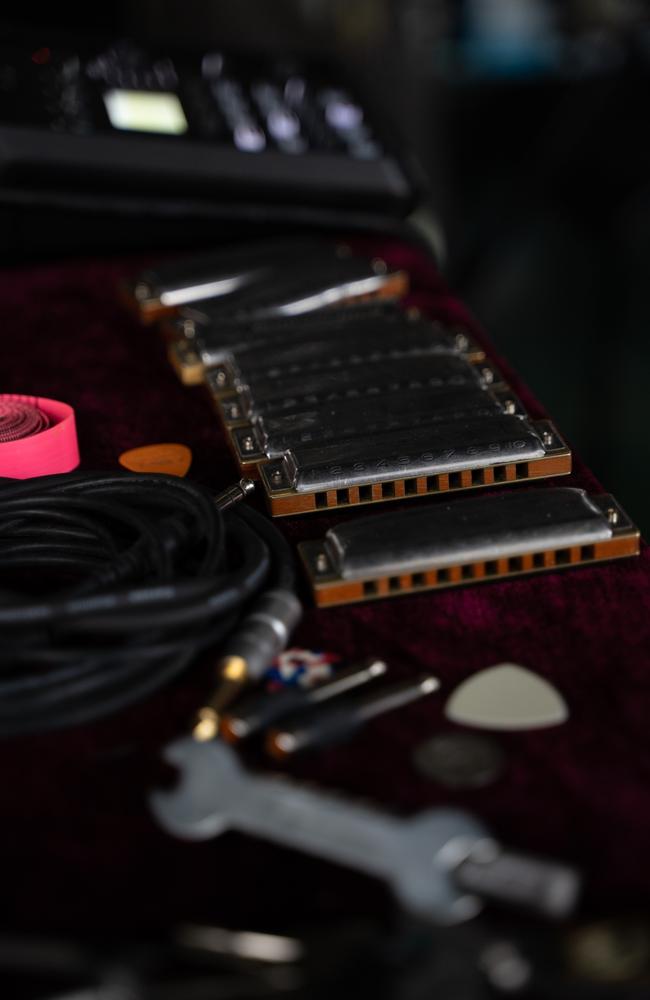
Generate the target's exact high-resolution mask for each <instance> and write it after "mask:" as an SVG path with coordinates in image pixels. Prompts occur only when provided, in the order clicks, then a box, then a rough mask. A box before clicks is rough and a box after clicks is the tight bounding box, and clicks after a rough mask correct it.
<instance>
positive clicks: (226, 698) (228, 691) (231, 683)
mask: <svg viewBox="0 0 650 1000" xmlns="http://www.w3.org/2000/svg"><path fill="white" fill-rule="evenodd" d="M301 617H302V605H301V604H300V601H299V600H298V598H297V597H296V595H295V594H294V593H293V592H292V591H290V590H269V591H267V592H266V593H265V594H263V595H262V597H261V598H260V600H259V601H258V602H257V603H256V604H255V605H254V607H253V609H252V610H251V611H250V612H249V614H248V615H246V617H245V618H244V620H243V621H242V623H241V625H240V626H239V627H238V628H237V629H236V630H235V632H234V633H233V634H232V635H231V636H230V638H229V639H228V645H227V651H226V653H225V654H224V656H222V658H221V659H220V661H219V664H218V668H217V669H218V674H219V683H218V685H217V687H216V688H215V690H214V692H213V694H212V697H211V698H210V699H209V700H208V701H207V702H206V704H205V705H203V706H202V707H201V708H200V709H199V712H198V715H197V718H196V722H195V724H194V727H193V730H192V735H193V736H194V739H195V740H198V741H199V742H206V741H207V740H212V739H214V738H215V736H216V735H217V734H218V732H219V723H220V718H221V714H222V713H223V711H224V709H225V708H227V706H229V705H230V704H231V703H232V702H233V701H234V699H235V698H236V697H237V695H238V694H239V693H240V691H241V690H242V689H243V687H244V686H245V685H246V684H249V683H251V682H252V681H256V680H259V678H260V677H261V676H262V674H263V673H264V671H265V670H266V669H267V668H268V667H269V666H270V664H271V663H272V662H273V660H274V659H275V657H276V656H277V655H278V654H279V653H281V652H282V650H283V649H285V648H286V646H287V643H288V642H289V638H290V637H291V633H292V632H293V630H294V628H295V627H296V625H297V624H298V622H299V621H300V618H301Z"/></svg>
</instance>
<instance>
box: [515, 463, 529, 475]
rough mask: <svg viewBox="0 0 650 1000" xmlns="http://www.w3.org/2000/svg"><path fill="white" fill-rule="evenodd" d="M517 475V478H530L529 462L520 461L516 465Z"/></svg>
mask: <svg viewBox="0 0 650 1000" xmlns="http://www.w3.org/2000/svg"><path fill="white" fill-rule="evenodd" d="M515 475H516V478H517V479H528V462H518V463H517V465H515Z"/></svg>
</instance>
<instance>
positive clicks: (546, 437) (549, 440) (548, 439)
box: [542, 431, 553, 448]
mask: <svg viewBox="0 0 650 1000" xmlns="http://www.w3.org/2000/svg"><path fill="white" fill-rule="evenodd" d="M542 442H543V444H544V445H545V447H546V448H550V447H551V445H552V444H553V435H552V434H551V432H550V431H544V433H543V434H542Z"/></svg>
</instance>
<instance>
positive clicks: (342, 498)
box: [336, 490, 350, 506]
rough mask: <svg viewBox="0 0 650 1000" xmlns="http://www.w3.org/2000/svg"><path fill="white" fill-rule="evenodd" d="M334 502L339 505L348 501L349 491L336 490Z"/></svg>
mask: <svg viewBox="0 0 650 1000" xmlns="http://www.w3.org/2000/svg"><path fill="white" fill-rule="evenodd" d="M336 502H337V504H338V505H339V506H341V505H342V504H344V503H349V502H350V493H349V491H348V490H337V491H336Z"/></svg>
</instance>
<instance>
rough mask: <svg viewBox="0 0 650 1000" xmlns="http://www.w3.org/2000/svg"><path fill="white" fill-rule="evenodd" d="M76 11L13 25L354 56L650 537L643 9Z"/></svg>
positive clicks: (594, 462) (137, 7) (334, 3)
mask: <svg viewBox="0 0 650 1000" xmlns="http://www.w3.org/2000/svg"><path fill="white" fill-rule="evenodd" d="M79 11H80V8H78V7H77V8H76V9H73V7H72V5H65V4H63V5H56V7H53V6H51V5H49V6H44V5H34V4H31V5H27V6H26V7H23V8H22V13H21V14H19V15H18V16H14V17H13V18H12V21H13V23H14V24H16V23H18V24H21V23H22V24H23V25H28V26H34V27H37V28H42V29H43V30H44V31H45V29H46V26H47V25H52V26H53V27H56V28H57V29H62V28H63V29H64V30H65V29H67V28H70V29H75V30H76V29H79V28H82V29H83V28H90V27H92V28H93V29H95V28H99V29H100V30H102V31H103V30H106V31H108V32H109V33H111V34H112V33H115V34H116V35H124V34H127V35H129V34H130V35H133V36H135V37H138V38H141V39H144V40H161V41H163V42H166V41H170V42H171V41H173V43H174V44H175V45H177V44H179V43H181V44H183V43H188V44H190V45H194V44H200V45H202V46H205V47H209V46H213V45H218V46H223V47H224V48H227V47H228V46H236V47H242V46H243V47H251V48H253V49H256V48H257V49H263V50H266V51H269V50H273V49H277V50H278V51H283V50H294V51H301V52H302V51H310V50H315V51H319V52H320V51H323V50H325V51H327V52H332V51H333V52H335V53H336V54H337V55H338V56H340V58H341V59H342V60H343V61H344V62H346V63H347V64H348V65H351V66H353V67H354V69H355V70H356V71H358V72H359V73H360V75H361V77H362V78H363V80H364V82H365V85H366V87H367V89H369V90H370V91H371V92H372V93H373V94H374V96H375V98H376V100H377V101H378V102H379V103H380V104H381V105H382V106H383V107H384V108H385V109H386V111H387V112H388V114H389V116H390V118H392V120H393V121H394V122H395V123H396V125H397V127H398V130H399V132H400V133H401V136H402V138H403V141H404V143H405V144H407V145H408V146H410V147H412V148H413V149H415V151H416V152H417V154H418V155H419V157H420V160H421V162H422V164H423V166H424V168H425V171H426V173H427V175H428V179H429V182H430V185H431V201H432V204H433V208H434V211H435V215H436V222H437V224H436V228H435V232H434V240H435V244H436V246H437V248H438V250H439V255H440V257H441V259H442V261H443V266H444V270H445V272H446V275H447V277H448V279H449V281H450V282H451V285H452V287H453V289H454V291H455V292H456V293H457V294H458V295H459V296H460V297H461V298H463V299H464V300H465V301H466V303H467V304H468V305H469V306H470V307H471V308H472V309H473V310H474V312H475V313H476V315H477V316H478V318H479V319H480V321H481V322H482V323H483V325H484V326H485V328H486V329H487V331H488V333H489V334H490V336H491V337H492V339H493V341H494V342H495V344H496V346H497V348H498V349H499V350H500V351H501V352H503V353H504V354H505V355H506V356H507V357H508V358H509V359H510V360H511V362H512V363H513V365H514V367H515V368H517V369H518V370H519V371H520V372H521V374H522V375H523V376H524V378H525V379H526V381H527V382H528V383H529V385H530V386H531V387H532V389H533V391H534V392H535V393H536V394H537V395H538V396H539V397H540V398H541V400H542V401H543V402H544V404H545V405H546V406H547V408H548V409H549V410H550V412H551V413H552V414H553V416H554V418H555V419H556V421H557V423H558V425H559V426H560V428H561V429H562V430H563V432H564V433H565V435H566V436H567V437H568V438H569V440H570V441H571V443H572V444H573V445H574V447H575V448H576V449H577V450H578V451H579V452H580V453H581V454H582V455H583V457H584V458H585V459H586V460H587V462H588V463H589V464H590V465H591V466H592V467H593V469H594V471H595V472H596V474H597V475H598V476H599V478H600V479H601V481H602V482H603V483H604V485H605V486H606V487H607V488H608V489H610V490H611V491H612V492H614V493H615V494H616V495H617V496H618V497H619V499H620V500H621V502H622V503H623V504H625V505H626V506H627V508H628V510H629V513H630V514H631V516H632V517H633V518H634V519H636V520H637V521H638V522H639V523H640V524H641V527H642V528H645V529H646V530H647V528H648V526H650V461H649V459H650V454H649V450H648V447H647V431H646V420H647V417H646V414H647V408H646V394H647V373H648V370H649V367H650V366H649V361H650V348H649V346H648V336H647V330H648V327H649V325H650V292H649V291H648V289H649V287H650V274H649V270H650V269H649V261H650V189H649V184H648V180H649V176H650V173H649V170H648V165H649V164H648V157H649V154H648V149H649V148H650V146H648V144H647V142H646V138H645V134H646V131H647V100H646V94H647V92H648V75H649V74H648V68H649V66H650V16H649V15H648V8H647V5H646V4H645V3H641V2H635V0H570V2H569V0H567V2H559V0H558V2H555V3H554V2H551V0H464V2H450V0H354V2H352V3H351V2H349V0H282V2H273V3H269V2H268V0H231V2H219V3H217V2H206V0H164V2H158V0H156V2H151V0H149V2H146V0H131V2H128V3H113V4H110V5H104V6H103V7H101V6H98V5H93V7H92V14H90V13H88V14H86V18H87V23H84V20H83V17H82V19H81V20H80V13H79ZM91 17H92V22H91ZM44 41H45V37H44Z"/></svg>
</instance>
